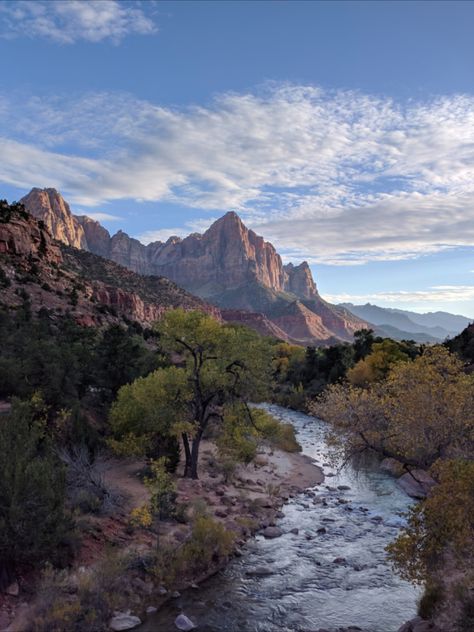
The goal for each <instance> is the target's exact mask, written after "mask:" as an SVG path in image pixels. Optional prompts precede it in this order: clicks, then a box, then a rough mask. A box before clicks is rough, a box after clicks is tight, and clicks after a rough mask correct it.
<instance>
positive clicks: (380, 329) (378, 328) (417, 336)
mask: <svg viewBox="0 0 474 632" xmlns="http://www.w3.org/2000/svg"><path fill="white" fill-rule="evenodd" d="M373 329H374V332H375V334H376V335H377V336H381V337H382V338H393V340H414V341H415V342H419V343H423V344H434V343H437V342H441V340H440V339H439V338H435V337H434V336H430V335H429V334H424V333H421V332H416V333H413V332H409V331H403V330H401V329H397V328H396V327H392V325H374V327H373Z"/></svg>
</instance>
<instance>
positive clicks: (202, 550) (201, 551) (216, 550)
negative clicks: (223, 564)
mask: <svg viewBox="0 0 474 632" xmlns="http://www.w3.org/2000/svg"><path fill="white" fill-rule="evenodd" d="M234 541H235V534H234V533H232V532H231V531H227V530H226V528H225V527H224V526H223V525H222V524H221V523H220V522H217V521H216V520H214V519H213V518H211V517H209V516H198V517H197V518H196V520H195V522H194V525H193V530H192V533H191V538H190V539H189V540H188V541H187V542H186V543H185V544H184V545H183V547H181V549H180V550H179V554H178V559H177V567H178V568H179V569H180V571H181V572H182V573H183V574H185V575H186V574H188V573H192V574H194V573H197V572H204V571H206V570H208V569H209V568H210V567H211V566H212V564H213V563H214V564H215V563H217V562H219V561H220V560H222V559H223V558H226V557H228V556H229V555H230V553H231V552H232V549H233V546H234Z"/></svg>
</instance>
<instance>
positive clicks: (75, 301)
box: [0, 212, 221, 326]
mask: <svg viewBox="0 0 474 632" xmlns="http://www.w3.org/2000/svg"><path fill="white" fill-rule="evenodd" d="M0 284H1V303H2V305H4V306H6V307H9V308H13V309H15V308H19V307H21V306H22V305H24V304H25V301H26V302H27V304H28V306H29V309H31V310H32V311H33V312H38V311H39V310H41V309H46V310H48V311H49V312H50V314H51V315H52V316H53V317H54V316H58V317H59V316H61V315H64V314H66V313H68V314H70V315H71V316H72V317H73V318H74V319H75V320H76V322H78V323H80V324H83V325H87V326H101V325H103V324H107V323H117V322H118V323H119V322H127V321H128V322H129V321H135V322H138V323H140V324H141V325H143V326H150V325H151V324H152V323H154V322H155V321H156V320H158V319H159V318H160V316H162V314H163V313H164V312H165V311H166V310H168V309H172V308H176V307H181V308H183V309H198V310H201V311H205V312H207V313H209V314H211V315H212V316H214V317H215V318H217V319H219V320H220V319H221V314H220V311H219V309H217V308H216V307H214V306H212V305H209V304H207V303H205V302H204V301H203V300H201V299H199V298H198V297H195V296H193V295H191V294H189V293H188V292H186V291H185V290H183V289H182V288H180V287H178V286H176V285H175V284H174V283H173V282H171V281H169V280H168V279H166V278H163V277H157V276H150V277H146V276H140V275H138V274H136V273H135V272H132V271H131V270H128V269H126V268H123V267H122V266H119V265H118V264H116V263H114V262H113V261H109V260H107V259H103V258H101V257H98V256H97V255H94V254H92V253H90V252H86V251H84V250H79V249H77V248H73V247H71V246H66V245H65V244H61V243H59V242H57V241H55V240H54V239H53V238H52V236H51V234H50V233H49V231H48V229H47V228H46V227H45V226H44V224H43V222H42V221H41V220H40V221H38V220H36V219H34V218H33V217H32V216H31V215H29V214H28V213H25V212H19V213H18V212H16V213H14V214H13V215H12V216H11V217H10V218H8V221H2V222H0Z"/></svg>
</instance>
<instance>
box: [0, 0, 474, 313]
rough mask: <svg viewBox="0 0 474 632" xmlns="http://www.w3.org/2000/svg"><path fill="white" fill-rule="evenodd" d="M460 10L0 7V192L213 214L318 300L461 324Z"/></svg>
mask: <svg viewBox="0 0 474 632" xmlns="http://www.w3.org/2000/svg"><path fill="white" fill-rule="evenodd" d="M473 23H474V3H470V2H373V1H372V2H327V3H326V2H272V1H267V2H229V1H227V2H199V1H193V2H152V1H148V2H115V1H112V0H99V1H98V2H95V1H91V2H88V1H86V0H83V1H73V0H71V1H70V0H58V1H56V2H42V1H41V0H36V1H35V2H28V1H23V2H9V1H6V0H4V1H3V2H2V3H0V78H1V79H0V146H1V147H0V156H1V158H0V191H1V195H2V196H3V197H7V198H8V199H17V198H19V197H21V196H22V195H23V194H24V193H25V192H26V191H28V190H29V189H30V188H31V187H32V186H40V187H48V186H54V187H56V188H58V189H59V190H60V191H61V192H62V193H63V195H64V196H65V198H66V199H67V200H68V201H69V202H70V204H71V206H72V208H73V210H74V211H75V212H78V213H83V212H85V213H87V214H88V215H91V216H93V217H96V218H98V219H100V220H101V221H102V223H103V224H104V225H105V226H106V227H107V228H109V230H111V231H112V232H114V231H115V230H118V229H119V228H121V229H123V230H125V231H126V232H128V233H129V234H131V235H133V236H138V237H140V238H141V239H143V240H145V241H149V240H152V239H165V238H167V237H168V236H169V235H171V234H180V235H185V234H188V233H189V232H192V231H195V230H203V229H205V228H206V227H207V226H208V225H209V224H210V223H211V222H212V221H213V220H214V219H216V218H217V217H219V216H220V215H221V214H222V213H224V212H225V211H228V210H236V211H237V212H238V213H239V214H240V215H241V217H242V218H243V220H244V221H245V222H246V223H247V225H249V226H250V227H252V228H253V229H254V230H256V231H257V232H258V233H260V234H262V235H264V237H266V238H267V239H269V240H270V241H272V242H273V243H274V244H275V246H276V247H277V248H278V250H279V251H280V252H281V253H282V255H283V257H284V259H285V260H288V261H289V260H293V261H301V260H303V259H307V260H308V261H309V262H310V265H311V266H312V269H313V273H314V276H315V279H316V282H317V284H318V286H319V288H320V291H321V293H322V294H323V296H325V297H327V298H329V299H330V300H333V301H340V300H348V301H350V300H352V301H353V302H366V301H371V302H375V303H377V304H380V305H388V306H397V307H404V308H409V309H415V310H417V311H433V310H435V309H447V310H449V311H454V312H457V313H462V314H465V315H467V316H474V257H473V251H474V249H473V246H474V74H473V71H472V68H473V67H474V38H473V37H472V24H473Z"/></svg>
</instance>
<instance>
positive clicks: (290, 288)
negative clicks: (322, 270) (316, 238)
mask: <svg viewBox="0 0 474 632" xmlns="http://www.w3.org/2000/svg"><path fill="white" fill-rule="evenodd" d="M284 270H285V286H284V289H285V291H286V292H291V293H292V294H295V295H296V296H298V297H299V298H306V299H314V298H316V297H317V296H318V290H317V288H316V283H315V282H314V279H313V275H312V274H311V270H310V269H309V265H308V264H307V262H306V261H303V263H300V265H299V266H295V265H293V264H292V263H289V264H288V265H286V266H285V267H284Z"/></svg>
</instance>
